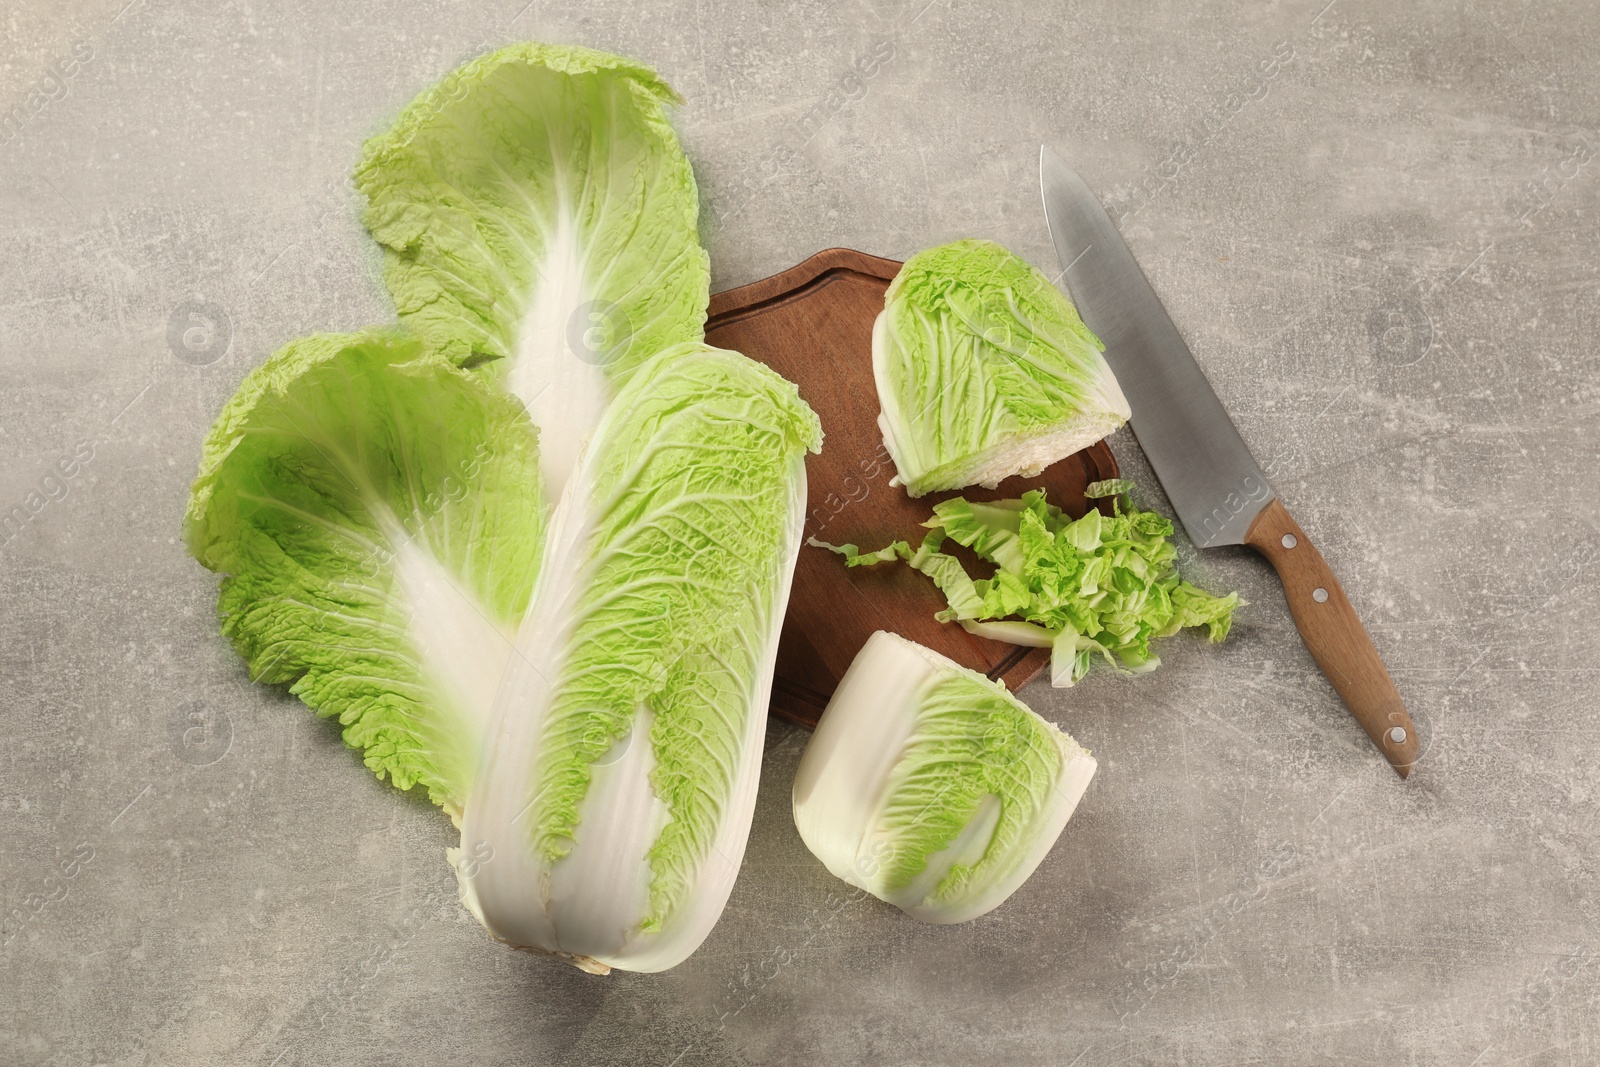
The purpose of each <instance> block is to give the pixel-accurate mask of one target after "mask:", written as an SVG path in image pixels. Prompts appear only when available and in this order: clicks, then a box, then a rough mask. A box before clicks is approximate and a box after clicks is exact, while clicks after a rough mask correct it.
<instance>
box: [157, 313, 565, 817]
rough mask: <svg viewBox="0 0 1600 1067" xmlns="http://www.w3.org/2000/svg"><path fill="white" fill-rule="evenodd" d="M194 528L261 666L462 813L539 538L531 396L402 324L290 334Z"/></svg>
mask: <svg viewBox="0 0 1600 1067" xmlns="http://www.w3.org/2000/svg"><path fill="white" fill-rule="evenodd" d="M185 535H186V538H187V540H188V545H189V550H190V552H192V553H193V554H194V557H195V558H196V559H198V560H199V561H200V562H201V563H202V564H204V565H205V566H206V567H208V568H210V569H211V570H213V571H216V572H218V573H219V574H221V575H223V578H222V582H221V591H220V596H219V601H218V613H219V615H220V616H221V619H222V630H223V633H225V634H226V635H227V636H228V637H229V638H230V639H231V640H232V641H233V644H234V647H235V648H236V649H238V651H239V653H240V655H242V656H243V657H244V658H245V660H246V661H247V662H248V663H249V665H250V673H251V675H252V677H254V678H255V679H257V680H258V681H264V682H276V683H290V685H291V688H290V692H292V693H294V694H295V695H297V696H299V697H300V699H302V700H304V701H305V702H306V704H308V705H310V706H311V707H312V708H313V709H314V710H315V711H316V712H317V714H318V715H321V716H323V717H327V718H337V719H338V720H339V721H340V723H342V724H343V725H344V739H345V742H346V743H347V744H349V745H350V746H352V747H354V748H359V749H361V750H362V752H363V757H364V759H365V761H366V764H367V766H368V767H370V768H371V769H372V770H373V771H374V772H376V773H377V775H378V777H380V778H383V777H388V779H389V780H390V781H391V782H393V783H394V784H395V785H396V786H398V787H399V788H401V789H409V788H411V787H412V786H413V785H417V784H420V785H422V786H424V787H425V788H426V789H427V791H428V795H429V796H430V797H431V798H432V800H433V801H434V803H436V804H439V805H440V806H441V807H443V808H444V809H445V810H446V811H448V812H449V813H450V814H451V815H452V816H453V817H455V818H457V819H459V817H460V815H461V811H462V805H463V803H464V801H465V799H466V796H467V792H468V790H469V788H470V786H471V783H472V778H473V773H474V769H475V768H476V766H477V763H478V757H479V749H480V746H481V745H482V743H483V737H484V734H485V732H486V729H487V726H488V720H489V715H490V711H491V707H492V705H493V700H494V694H495V690H496V688H497V684H498V682H499V680H500V676H501V674H502V673H503V672H504V669H505V664H506V660H507V658H508V657H509V655H510V653H511V649H512V646H513V640H514V637H515V633H516V626H517V623H518V622H519V620H520V619H521V618H522V615H523V613H524V611H525V610H526V607H527V604H528V598H529V595H530V593H531V591H532V588H533V582H534V576H535V574H536V573H537V570H538V563H539V553H540V548H541V545H542V543H543V538H544V511H543V504H542V502H541V499H540V493H539V468H538V441H537V432H536V431H535V429H534V427H533V425H532V424H531V423H530V422H529V421H528V416H527V414H526V413H525V412H524V411H523V410H522V409H521V407H520V405H518V404H517V402H516V401H515V400H514V399H513V398H511V397H510V396H508V395H506V394H505V393H504V392H503V391H501V390H499V389H496V388H494V387H493V386H491V385H489V384H488V383H485V382H483V381H480V380H478V379H477V378H474V377H473V376H471V375H470V374H468V373H467V372H465V371H462V370H459V369H457V368H456V367H454V366H452V365H451V364H449V363H448V362H446V361H444V360H440V359H436V358H429V357H425V356H423V354H422V349H421V345H420V344H419V343H418V342H417V341H415V340H413V339H408V338H406V337H404V336H402V335H399V334H394V333H388V332H368V333H358V334H321V335H317V336H313V337H307V338H303V339H301V340H298V341H295V342H293V343H291V344H289V345H288V346H286V347H285V348H283V349H282V350H281V351H279V352H278V353H276V354H275V355H273V356H272V357H271V358H270V359H268V360H267V362H266V363H264V364H263V365H262V366H260V367H258V368H257V369H256V370H255V371H253V372H252V373H251V374H250V375H249V376H248V377H247V378H246V379H245V380H244V383H243V384H242V385H240V387H239V390H238V392H237V393H236V394H235V395H234V397H233V399H232V400H230V401H229V402H228V404H227V406H226V407H225V408H224V409H223V411H222V414H221V415H220V416H219V417H218V419H217V421H216V424H215V425H214V426H213V427H212V429H211V433H210V435H209V436H208V437H207V438H206V442H205V448H204V452H203V455H202V458H201V464H200V474H199V477H198V478H197V479H196V480H195V483H194V488H193V491H192V494H191V496H190V500H189V508H188V513H187V515H186V518H185Z"/></svg>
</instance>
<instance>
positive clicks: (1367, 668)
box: [1039, 147, 1419, 778]
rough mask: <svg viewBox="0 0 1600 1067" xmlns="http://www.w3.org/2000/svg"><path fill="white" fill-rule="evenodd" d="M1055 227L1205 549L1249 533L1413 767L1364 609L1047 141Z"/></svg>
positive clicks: (1383, 739) (1167, 480)
mask: <svg viewBox="0 0 1600 1067" xmlns="http://www.w3.org/2000/svg"><path fill="white" fill-rule="evenodd" d="M1039 184H1040V187H1041V189H1042V191H1043V193H1044V213H1045V218H1046V219H1047V220H1048V221H1049V223H1050V238H1051V240H1052V241H1054V242H1055V246H1056V255H1057V256H1058V257H1059V258H1060V260H1061V266H1062V274H1063V276H1064V277H1065V280H1066V283H1067V288H1068V289H1069V290H1070V291H1071V293H1072V299H1073V301H1074V302H1075V303H1076V304H1077V305H1078V313H1079V314H1081V315H1082V316H1083V321H1084V322H1085V323H1086V324H1087V325H1088V327H1089V329H1091V330H1093V331H1094V332H1095V334H1096V335H1098V336H1099V338H1100V340H1101V341H1102V342H1104V343H1105V346H1106V361H1107V362H1109V363H1110V364H1111V369H1112V371H1113V372H1114V373H1115V374H1116V376H1117V382H1118V383H1119V384H1120V385H1121V386H1122V391H1123V393H1124V394H1125V395H1126V396H1127V398H1128V404H1129V406H1130V407H1131V408H1132V409H1133V433H1134V436H1135V437H1137V438H1138V439H1139V447H1141V448H1143V449H1144V452H1145V455H1146V456H1147V457H1148V458H1149V460H1150V466H1151V467H1153V468H1154V469H1155V472H1156V477H1158V478H1160V479H1161V486H1162V488H1163V489H1165V490H1166V491H1167V497H1168V499H1170V500H1171V501H1172V506H1173V507H1174V508H1175V509H1176V510H1177V512H1178V517H1179V518H1180V519H1182V520H1183V527H1184V529H1185V530H1187V531H1188V532H1189V537H1190V538H1191V539H1192V540H1193V541H1194V543H1195V545H1197V546H1198V547H1200V548H1212V547H1214V546H1216V545H1239V544H1245V545H1249V546H1250V547H1252V548H1254V549H1255V550H1256V551H1258V552H1260V553H1261V554H1262V555H1263V556H1266V557H1267V560H1268V561H1269V562H1270V563H1271V564H1272V566H1273V568H1274V569H1275V570H1276V571H1277V572H1278V577H1279V578H1280V579H1281V580H1282V582H1283V591H1284V595H1285V596H1286V597H1287V598H1288V601H1289V611H1290V612H1291V613H1292V614H1293V615H1294V622H1295V626H1296V628H1298V629H1299V631H1300V636H1301V638H1302V639H1303V640H1304V641H1305V643H1306V648H1308V649H1310V651H1311V655H1312V657H1313V658H1314V659H1315V660H1316V661H1317V666H1319V667H1321V668H1322V673H1323V674H1325V675H1327V677H1328V680H1329V681H1330V682H1332V683H1333V687H1334V689H1336V690H1337V691H1338V693H1339V696H1340V697H1341V698H1343V700H1344V702H1345V706H1347V707H1348V708H1349V709H1350V713H1351V714H1352V715H1354V716H1355V717H1356V721H1357V722H1359V723H1360V724H1361V727H1362V729H1364V730H1366V732H1367V736H1368V737H1370V738H1372V741H1373V743H1374V744H1375V745H1377V746H1378V750H1379V751H1381V752H1382V753H1383V755H1384V758H1385V759H1387V760H1388V761H1389V763H1390V764H1391V765H1393V767H1394V769H1395V770H1396V771H1398V772H1399V773H1400V776H1401V777H1402V778H1404V777H1405V776H1406V775H1408V774H1410V773H1411V767H1412V765H1413V764H1415V763H1416V761H1417V752H1418V741H1419V739H1418V737H1417V730H1416V727H1415V726H1414V725H1413V724H1412V722H1411V717H1410V716H1409V715H1407V714H1406V707H1405V703H1404V702H1403V701H1402V700H1401V699H1400V694H1399V692H1398V691H1396V689H1395V687H1394V682H1393V681H1391V680H1390V678H1389V672H1388V671H1387V670H1385V669H1384V666H1383V660H1382V659H1381V658H1380V657H1379V656H1378V651H1377V649H1375V648H1373V647H1372V639H1371V638H1370V637H1368V636H1367V632H1366V630H1365V629H1363V628H1362V626H1361V620H1360V619H1358V618H1357V617H1356V613H1355V609H1354V608H1352V607H1351V606H1350V601H1349V600H1347V599H1345V595H1344V592H1343V591H1342V590H1341V589H1340V588H1339V583H1338V581H1337V580H1335V578H1334V577H1333V572H1332V571H1331V570H1329V569H1328V565H1327V563H1326V562H1324V561H1323V559H1322V555H1321V553H1319V552H1318V551H1317V550H1316V548H1314V547H1313V546H1312V544H1311V541H1310V539H1309V538H1307V537H1306V534H1305V531H1304V530H1302V529H1300V526H1299V524H1298V523H1296V522H1295V521H1294V519H1293V518H1291V517H1290V515H1289V512H1288V511H1286V510H1285V509H1284V506H1283V502H1282V501H1280V500H1279V499H1278V495H1277V493H1275V492H1274V491H1273V489H1272V486H1271V485H1270V484H1269V483H1268V482H1267V476H1266V475H1265V474H1263V473H1262V472H1261V468H1260V467H1259V466H1257V464H1256V461H1255V459H1254V458H1253V457H1252V456H1251V455H1250V450H1249V449H1248V448H1247V447H1245V443H1244V440H1243V439H1242V438H1241V437H1240V436H1239V431H1238V430H1237V429H1235V428H1234V425H1233V421H1232V420H1231V419H1229V418H1228V413H1227V412H1226V411H1225V410H1223V407H1222V402H1221V401H1219V400H1218V399H1217V394H1216V393H1214V392H1212V390H1211V384H1210V383H1209V382H1207V381H1206V376H1205V374H1204V373H1202V372H1201V370H1200V365H1199V364H1198V363H1196V362H1195V361H1194V356H1193V355H1191V354H1190V352H1189V346H1188V345H1186V344H1184V341H1183V337H1182V336H1181V335H1180V334H1179V333H1178V328H1177V327H1176V326H1174V325H1173V324H1172V319H1171V318H1170V317H1169V316H1168V315H1167V311H1166V308H1164V307H1162V305H1161V300H1160V298H1159V297H1157V296H1156V293H1155V290H1154V289H1152V288H1151V287H1150V282H1149V280H1148V279H1146V278H1145V276H1144V272H1143V271H1142V270H1140V269H1139V264H1138V263H1137V262H1136V261H1135V260H1134V258H1133V253H1132V252H1131V251H1129V250H1128V246H1127V244H1126V243H1125V242H1124V241H1123V240H1122V235H1121V234H1119V233H1118V232H1117V228H1116V226H1115V225H1114V224H1113V223H1112V221H1111V219H1110V217H1109V216H1108V215H1107V214H1106V212H1105V209H1104V208H1102V207H1101V206H1100V202H1099V201H1098V200H1097V199H1095V195H1094V193H1093V192H1091V191H1090V189H1089V187H1088V186H1087V185H1086V184H1084V181H1083V179H1082V178H1080V177H1078V175H1077V173H1076V172H1075V171H1073V169H1072V168H1071V167H1069V166H1067V164H1066V163H1065V162H1064V161H1063V160H1062V159H1061V157H1060V156H1058V155H1056V154H1055V153H1054V152H1052V151H1051V150H1050V149H1049V148H1048V147H1041V149H1040V151H1039Z"/></svg>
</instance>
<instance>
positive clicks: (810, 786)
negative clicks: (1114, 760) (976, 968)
mask: <svg viewBox="0 0 1600 1067" xmlns="http://www.w3.org/2000/svg"><path fill="white" fill-rule="evenodd" d="M1095 767H1096V764H1095V761H1094V757H1092V756H1090V755H1089V753H1088V752H1087V751H1085V750H1084V749H1083V748H1082V747H1080V746H1079V745H1078V743H1077V742H1076V741H1074V740H1073V739H1072V738H1070V737H1068V736H1067V735H1066V734H1065V733H1063V732H1061V731H1060V730H1058V729H1057V728H1056V727H1054V726H1052V725H1051V724H1050V723H1048V722H1046V721H1045V720H1044V719H1041V718H1040V717H1039V716H1038V715H1035V714H1034V713H1033V712H1032V711H1030V710H1028V708H1027V706H1026V705H1024V704H1023V703H1022V702H1021V701H1019V700H1017V699H1016V698H1015V697H1013V696H1012V695H1011V694H1010V693H1008V692H1007V691H1006V688H1005V686H1003V685H1000V684H998V683H996V682H992V681H990V680H989V679H988V678H985V677H984V676H983V675H981V674H978V673H977V672H975V671H970V670H968V669H966V668H965V667H962V666H961V665H959V664H957V663H955V662H953V661H952V660H949V659H947V658H945V657H944V656H941V655H939V654H938V653H937V652H934V651H933V650H932V649H929V648H925V647H923V646H922V645H919V644H917V643H915V642H913V641H908V640H906V639H905V638H903V637H900V636H898V635H897V634H892V633H888V632H887V631H883V630H880V631H878V632H877V633H874V634H873V635H872V636H871V637H870V638H868V639H867V643H866V645H865V646H863V648H862V649H861V651H860V652H859V653H858V654H857V655H856V658H855V661H854V662H853V663H851V664H850V669H849V670H848V671H846V672H845V675H844V678H843V679H842V680H841V681H840V683H839V688H838V689H837V691H835V692H834V694H833V699H832V700H831V701H829V702H828V708H827V710H826V711H824V712H823V714H822V719H821V721H820V722H819V723H818V725H817V732H816V735H815V736H813V737H812V739H811V743H810V745H809V746H808V747H807V748H806V752H805V756H804V757H802V759H801V761H800V772H799V774H798V775H797V776H796V777H795V783H794V820H795V825H796V826H797V827H799V830H800V837H801V839H802V840H804V841H805V843H806V847H807V848H809V849H811V851H812V853H813V854H815V855H816V857H817V858H818V859H820V860H821V861H822V862H823V864H824V865H825V866H826V867H827V868H828V870H830V871H832V872H833V873H834V874H835V875H837V876H838V877H840V878H842V879H844V880H845V881H846V882H849V883H850V884H851V885H853V886H856V887H857V888H860V889H864V890H866V891H867V892H869V893H871V894H872V895H873V896H875V897H878V898H879V899H880V900H884V901H887V902H888V903H890V904H893V905H894V906H895V907H897V908H899V909H901V910H902V911H904V912H905V913H906V914H908V915H911V916H913V917H914V918H918V919H923V920H925V921H927V922H934V923H958V922H965V921H966V920H968V919H973V918H976V917H977V916H979V915H982V914H984V913H985V912H987V911H990V910H991V909H993V908H995V907H997V906H998V905H1000V904H1001V903H1002V902H1003V901H1004V900H1005V899H1006V898H1007V897H1009V896H1010V895H1011V894H1012V893H1014V892H1015V891H1016V890H1017V888H1018V887H1019V886H1020V885H1022V883H1023V882H1024V881H1026V880H1027V878H1028V876H1029V875H1031V874H1032V873H1033V872H1034V869H1035V868H1037V867H1038V866H1039V863H1040V862H1041V861H1042V860H1043V859H1044V857H1045V854H1046V853H1047V852H1049V851H1050V846H1051V845H1053V844H1054V843H1055V841H1056V838H1057V837H1059V836H1060V835H1061V831H1062V828H1063V827H1065V826H1066V824H1067V820H1068V819H1070V818H1071V817H1072V812H1073V810H1074V809H1075V808H1076V807H1077V805H1078V800H1079V798H1081V797H1082V796H1083V792H1084V790H1085V789H1086V788H1088V785H1089V779H1090V778H1092V777H1093V776H1094V772H1095Z"/></svg>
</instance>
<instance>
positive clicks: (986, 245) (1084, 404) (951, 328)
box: [872, 240, 1130, 497]
mask: <svg viewBox="0 0 1600 1067" xmlns="http://www.w3.org/2000/svg"><path fill="white" fill-rule="evenodd" d="M1103 348H1104V346H1103V345H1101V344H1100V342H1099V340H1098V339H1097V338H1096V337H1095V336H1094V334H1092V333H1090V332H1089V328H1088V327H1086V326H1085V325H1084V324H1083V320H1081V319H1080V318H1078V312H1077V309H1075V308H1074V307H1073V306H1072V302H1071V301H1069V300H1068V299H1067V298H1066V297H1065V296H1063V295H1062V294H1061V292H1060V290H1058V289H1057V288H1056V287H1055V286H1054V285H1051V284H1050V280H1049V279H1048V278H1046V277H1045V276H1044V275H1043V274H1041V273H1040V272H1039V271H1038V270H1036V269H1035V268H1033V267H1032V266H1030V265H1029V264H1028V263H1027V262H1025V261H1024V260H1022V259H1021V258H1019V257H1018V256H1016V255H1014V254H1012V253H1011V252H1008V251H1006V250H1005V249H1004V248H1002V247H1000V246H999V245H997V244H995V243H994V242H993V241H978V240H963V241H956V242H954V243H952V244H947V245H941V246H940V247H938V248H930V249H928V250H927V251H925V252H919V253H917V254H916V255H914V256H912V257H911V258H910V259H908V260H907V261H906V264H905V266H904V267H902V268H901V269H900V273H899V274H898V275H897V276H896V277H895V279H894V281H893V282H892V283H891V284H890V286H889V291H888V292H887V293H886V294H885V296H884V306H883V312H882V313H881V314H880V315H879V316H878V320H877V322H876V323H875V324H874V326H873V330H872V371H873V376H874V378H875V379H876V380H877V386H878V404H879V407H880V408H881V409H882V414H880V415H879V416H878V425H879V426H880V428H881V429H882V430H883V441H884V444H885V445H886V446H887V447H888V449H889V455H890V456H891V457H893V459H894V463H895V467H896V469H897V470H898V481H899V483H900V484H902V485H904V486H905V488H906V492H908V493H910V494H911V495H912V496H914V497H915V496H922V495H923V494H925V493H930V492H934V491H936V490H941V489H959V488H962V487H963V486H968V485H982V486H987V487H988V488H991V489H992V488H994V487H995V486H996V485H998V484H999V483H1000V482H1001V481H1002V480H1003V479H1005V478H1009V477H1011V476H1012V475H1014V474H1021V475H1028V476H1032V475H1035V474H1038V473H1039V472H1040V471H1042V470H1043V469H1044V468H1045V467H1047V466H1049V465H1050V464H1052V463H1054V462H1055V461H1057V460H1059V459H1062V458H1063V457H1065V456H1068V455H1070V454H1071V453H1073V452H1076V451H1077V450H1078V449H1080V448H1083V447H1085V446H1087V445H1090V444H1093V443H1094V442H1096V441H1098V440H1100V439H1101V438H1102V437H1104V436H1106V435H1107V434H1109V433H1110V432H1111V431H1112V430H1115V429H1116V428H1117V427H1119V426H1121V425H1122V424H1123V423H1125V422H1127V421H1128V418H1129V415H1130V412H1129V409H1128V401H1127V400H1126V399H1124V397H1123V395H1122V389H1121V387H1119V386H1118V385H1117V379H1116V378H1115V377H1114V376H1113V375H1112V373H1111V368H1110V367H1109V366H1107V365H1106V361H1105V359H1104V357H1102V356H1101V355H1100V352H1101V350H1102V349H1103Z"/></svg>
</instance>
